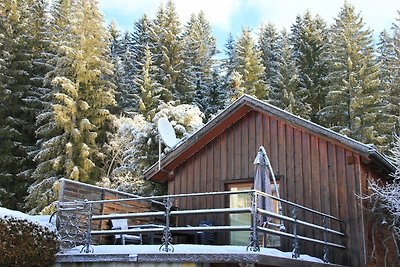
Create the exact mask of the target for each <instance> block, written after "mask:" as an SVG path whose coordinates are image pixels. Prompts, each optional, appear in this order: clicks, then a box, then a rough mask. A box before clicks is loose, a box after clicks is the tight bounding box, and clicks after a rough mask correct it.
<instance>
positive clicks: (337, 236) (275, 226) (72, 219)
mask: <svg viewBox="0 0 400 267" xmlns="http://www.w3.org/2000/svg"><path fill="white" fill-rule="evenodd" d="M239 194H241V195H243V194H245V195H248V196H249V197H250V198H251V201H250V203H251V204H250V205H249V206H248V207H242V208H211V209H208V208H204V209H186V210H180V209H175V208H173V204H174V201H176V200H178V199H183V198H186V199H189V200H190V199H193V198H204V197H210V196H229V195H239ZM260 198H261V199H263V198H270V199H273V200H274V201H278V203H280V205H279V206H280V207H281V206H282V205H283V206H285V209H284V210H285V211H286V213H287V214H283V212H282V211H280V212H278V213H276V212H273V211H268V210H265V209H262V208H261V204H260V203H261V201H259V200H260ZM126 201H159V202H160V203H163V210H161V211H142V212H135V213H119V214H108V215H101V214H95V212H93V210H94V209H93V207H94V206H96V205H105V204H107V203H115V202H118V203H124V202H126ZM300 211H302V212H300ZM305 213H311V214H313V216H312V217H314V221H313V222H312V221H307V220H305V219H304V218H300V215H304V214H305ZM206 214H207V215H209V214H250V217H251V220H250V221H251V223H250V224H248V225H236V226H232V225H216V226H190V225H187V226H175V225H174V224H173V223H171V222H172V221H173V218H177V217H180V216H193V215H202V216H204V215H206ZM301 217H309V216H301ZM316 217H318V218H319V220H316V219H315V218H316ZM57 218H58V230H59V233H60V236H61V242H62V243H63V244H64V246H62V247H64V248H68V247H71V246H74V245H76V244H83V245H84V246H83V249H82V250H81V252H84V253H89V252H91V251H93V250H92V245H93V242H92V240H93V238H94V237H97V236H107V235H120V234H156V233H158V234H160V235H161V236H162V239H161V241H162V243H161V246H160V251H164V252H173V251H174V249H173V244H172V240H173V237H174V235H177V234H182V233H192V234H196V233H198V232H234V231H248V232H249V243H248V245H247V250H248V251H253V252H258V251H259V250H260V244H261V242H260V241H261V240H260V235H262V234H268V235H273V236H279V237H284V238H289V239H290V240H291V243H292V244H291V245H292V257H293V258H298V257H299V241H306V242H311V243H313V244H318V245H322V246H323V261H324V262H329V259H328V255H329V250H330V249H331V248H334V249H345V248H346V247H345V246H344V245H343V244H344V237H345V235H344V233H343V232H342V231H341V230H340V229H333V228H334V227H333V225H336V226H338V227H336V228H340V226H341V224H342V222H341V221H340V220H339V219H338V218H336V217H334V216H331V215H329V214H326V213H322V212H319V211H315V210H313V209H310V208H307V207H304V206H301V205H298V204H296V203H293V202H290V201H287V200H284V199H281V198H278V197H275V196H272V195H269V194H266V193H264V192H260V191H257V190H245V191H229V192H227V191H225V192H207V193H191V194H176V195H164V196H154V197H137V198H124V199H110V200H98V201H87V200H85V201H74V202H58V203H57ZM121 218H127V219H132V218H138V219H140V218H161V220H159V221H162V222H163V223H162V224H161V225H154V224H149V225H148V226H147V227H146V228H132V229H127V230H107V229H93V223H94V222H98V221H109V220H112V219H121ZM260 218H263V220H264V222H266V223H265V224H260ZM266 218H267V220H265V219H266ZM272 219H273V220H274V222H272ZM315 221H319V223H315ZM334 222H335V223H334ZM299 227H302V228H303V229H310V230H312V231H301V233H306V232H320V234H319V235H318V236H319V237H320V238H317V237H315V236H306V235H304V234H299V233H300V231H299ZM287 229H290V231H287Z"/></svg>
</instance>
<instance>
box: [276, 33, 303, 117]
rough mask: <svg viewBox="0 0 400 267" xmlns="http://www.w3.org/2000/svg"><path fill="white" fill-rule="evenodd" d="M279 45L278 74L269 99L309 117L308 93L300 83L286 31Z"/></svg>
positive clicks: (280, 38)
mask: <svg viewBox="0 0 400 267" xmlns="http://www.w3.org/2000/svg"><path fill="white" fill-rule="evenodd" d="M278 47H279V48H278V55H277V67H278V68H277V72H278V74H277V77H276V78H275V81H274V82H273V84H272V85H273V87H272V90H271V91H270V100H269V101H270V102H271V104H273V105H275V106H277V107H280V108H282V109H284V110H287V111H289V112H291V113H293V114H296V115H299V116H301V117H304V118H307V116H308V114H309V110H310V107H309V104H308V103H307V102H306V101H305V99H306V97H307V94H306V92H305V91H306V90H305V89H304V88H302V87H301V85H300V79H299V70H298V68H297V65H296V62H295V59H294V57H293V48H292V47H291V46H290V44H289V37H288V34H287V32H286V31H282V33H281V34H280V36H279V39H278Z"/></svg>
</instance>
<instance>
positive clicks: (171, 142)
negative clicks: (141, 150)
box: [157, 118, 178, 170]
mask: <svg viewBox="0 0 400 267" xmlns="http://www.w3.org/2000/svg"><path fill="white" fill-rule="evenodd" d="M157 128H158V133H159V135H160V137H159V139H158V169H159V170H160V169H161V140H162V141H163V142H164V144H165V145H166V146H167V147H169V148H171V147H174V146H175V145H176V144H177V143H178V139H177V138H176V135H175V130H174V128H173V127H172V125H171V123H170V122H169V121H168V119H167V118H160V119H159V120H158V122H157Z"/></svg>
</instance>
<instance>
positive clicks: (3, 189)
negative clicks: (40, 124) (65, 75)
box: [0, 0, 46, 209]
mask: <svg viewBox="0 0 400 267" xmlns="http://www.w3.org/2000/svg"><path fill="white" fill-rule="evenodd" d="M0 8H1V10H0V28H1V30H0V31H1V32H2V34H1V36H0V46H1V48H0V53H1V55H0V58H1V63H0V65H1V71H0V72H1V73H2V74H1V76H0V79H1V81H0V84H1V85H0V89H1V94H2V97H1V104H0V128H1V130H0V135H1V136H2V138H1V141H0V154H1V156H0V157H1V158H0V159H1V160H0V161H1V163H0V198H1V199H0V202H2V204H3V205H6V206H8V207H10V208H14V209H22V207H23V204H22V202H23V198H24V196H25V195H26V190H27V187H28V185H29V184H30V183H31V180H30V176H31V175H30V174H31V172H32V170H33V168H34V165H35V164H34V162H33V160H32V155H33V153H34V151H35V143H36V139H35V120H36V115H37V114H38V113H40V112H41V110H42V102H41V95H42V94H43V90H44V88H43V86H42V81H43V78H44V75H45V72H46V68H43V67H44V66H45V64H44V63H45V59H44V58H43V57H44V56H45V55H44V54H45V52H46V50H45V49H44V47H45V45H44V41H43V40H44V39H45V38H44V28H45V26H46V25H45V23H46V18H45V15H44V8H45V4H44V3H43V2H42V1H38V2H35V1H29V0H23V1H8V0H7V1H5V2H4V3H2V5H1V6H0ZM42 53H43V54H42Z"/></svg>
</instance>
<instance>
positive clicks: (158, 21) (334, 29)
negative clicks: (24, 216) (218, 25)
mask: <svg viewBox="0 0 400 267" xmlns="http://www.w3.org/2000/svg"><path fill="white" fill-rule="evenodd" d="M224 41H225V47H224V49H223V51H218V50H217V46H216V39H215V37H213V35H212V28H211V26H210V23H209V22H208V21H207V18H206V14H204V13H203V12H201V11H199V12H198V13H197V14H193V15H192V16H191V17H190V19H189V21H187V22H186V23H184V24H182V23H181V22H180V20H179V17H178V14H177V12H176V9H175V6H174V2H173V1H171V0H170V1H168V2H167V3H166V4H165V5H161V6H159V8H158V11H157V12H156V14H143V16H142V17H141V18H140V19H138V20H136V21H132V28H131V30H130V31H127V32H121V31H120V30H119V29H118V28H117V26H116V25H115V24H114V23H111V24H110V25H106V24H105V21H104V18H103V16H102V14H101V12H100V11H99V7H98V3H97V1H96V0H53V1H51V4H49V1H46V0H3V1H1V2H0V206H4V207H7V208H10V209H16V210H22V211H26V212H31V213H40V212H42V213H48V212H50V211H51V209H52V206H51V205H50V204H51V203H52V202H53V201H54V200H56V198H57V196H58V195H57V190H58V181H59V179H61V178H68V179H73V180H77V181H80V182H85V183H90V184H97V185H100V186H104V187H109V188H116V189H118V190H123V191H127V192H132V193H136V194H139V195H152V194H159V193H162V192H163V190H165V189H164V188H163V187H162V186H160V185H155V184H152V183H150V182H148V181H144V180H143V179H142V177H141V176H142V173H143V171H144V170H145V169H147V168H148V167H150V166H151V165H152V164H154V163H155V162H156V161H157V159H158V138H159V137H158V133H157V121H158V119H159V118H161V117H167V118H168V119H169V121H170V122H171V123H172V125H173V126H174V129H175V131H176V133H177V136H178V138H181V139H182V138H185V137H187V136H188V135H190V134H191V133H192V132H194V131H196V130H197V129H199V128H200V127H202V126H203V125H204V123H206V122H207V121H209V120H210V119H212V118H213V117H214V116H215V115H216V114H217V113H218V112H219V111H220V110H223V109H224V108H225V107H226V106H227V105H229V104H230V103H232V101H234V100H235V99H237V98H238V97H240V95H242V94H249V95H252V96H254V97H256V98H258V99H260V100H263V101H266V102H267V103H270V104H272V105H275V106H277V107H279V108H281V109H284V110H286V111H288V112H291V113H294V114H296V115H298V116H300V117H302V118H305V119H308V120H311V121H312V122H315V123H317V124H320V125H322V126H325V127H327V128H330V129H332V130H334V131H337V132H339V133H341V134H343V135H346V136H349V137H351V138H353V139H356V140H358V141H361V142H363V143H367V144H369V143H371V144H374V145H375V146H376V147H377V148H378V149H379V150H380V151H381V152H382V153H387V152H388V151H389V150H390V149H391V144H392V141H393V138H394V137H393V133H399V127H400V125H399V117H400V12H398V17H397V18H393V23H392V27H391V28H390V29H387V30H385V31H383V32H381V33H374V32H372V30H370V29H369V27H368V25H366V24H365V23H364V21H363V16H362V13H360V12H359V11H357V7H356V6H352V5H351V4H348V3H344V5H343V6H342V8H341V10H340V12H339V13H338V14H337V16H336V17H335V19H334V22H333V23H331V24H330V25H328V24H327V23H326V22H325V21H324V20H323V19H322V18H321V17H320V16H318V14H311V13H310V12H306V13H304V14H299V15H298V16H297V17H296V18H295V20H294V21H293V23H292V26H291V27H290V29H278V28H276V27H275V26H274V24H267V25H262V26H260V27H259V28H258V29H249V28H247V27H246V26H243V28H242V32H241V33H240V34H239V35H238V36H233V35H231V36H230V37H229V38H228V39H227V40H224ZM163 149H164V151H163V153H167V152H168V148H164V147H163Z"/></svg>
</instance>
